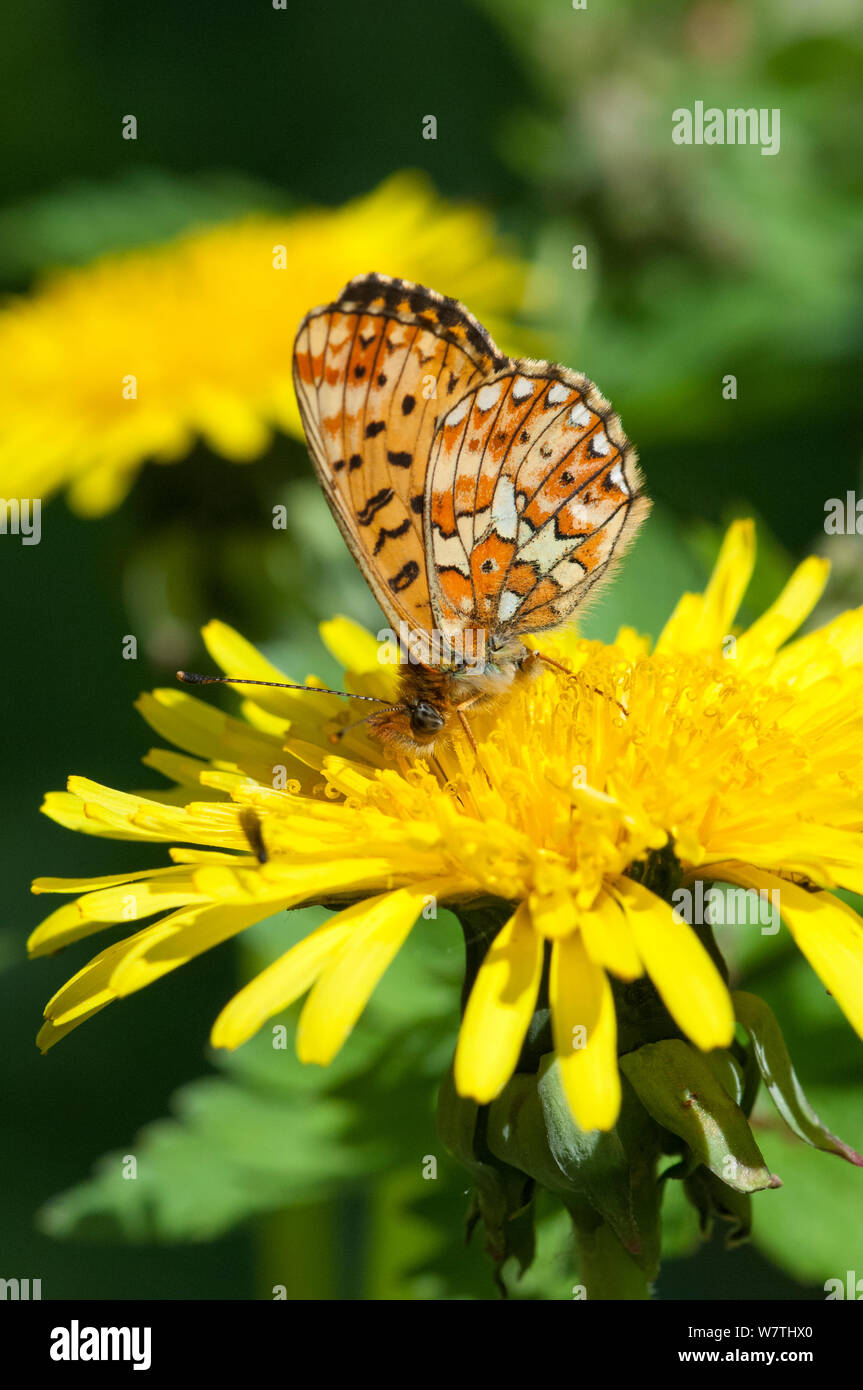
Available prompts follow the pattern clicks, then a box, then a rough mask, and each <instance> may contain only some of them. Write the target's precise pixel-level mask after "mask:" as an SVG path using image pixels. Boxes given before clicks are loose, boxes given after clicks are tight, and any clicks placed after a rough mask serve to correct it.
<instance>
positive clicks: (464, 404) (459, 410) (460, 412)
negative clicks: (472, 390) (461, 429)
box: [444, 396, 470, 428]
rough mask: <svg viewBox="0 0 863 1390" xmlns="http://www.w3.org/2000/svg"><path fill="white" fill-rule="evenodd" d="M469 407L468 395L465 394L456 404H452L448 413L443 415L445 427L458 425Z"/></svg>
mask: <svg viewBox="0 0 863 1390" xmlns="http://www.w3.org/2000/svg"><path fill="white" fill-rule="evenodd" d="M469 409H470V397H469V396H465V398H464V400H463V401H459V403H458V405H454V406H453V408H452V410H451V411H450V413H449V415H447V416H445V417H444V425H445V426H446V427H447V428H449V426H450V425H460V424H461V422H462V420H463V419H464V417H465V416H466V415H467V413H468V410H469Z"/></svg>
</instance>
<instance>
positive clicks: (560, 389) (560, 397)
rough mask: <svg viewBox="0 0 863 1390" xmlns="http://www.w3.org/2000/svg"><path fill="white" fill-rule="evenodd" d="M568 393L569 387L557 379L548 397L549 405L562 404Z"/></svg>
mask: <svg viewBox="0 0 863 1390" xmlns="http://www.w3.org/2000/svg"><path fill="white" fill-rule="evenodd" d="M568 395H569V387H568V386H564V384H563V382H562V381H556V382H555V383H554V385H553V386H552V387H551V389H550V391H549V393H548V396H547V397H546V399H547V401H548V403H549V405H560V403H561V401H565V400H566V398H567V396H568Z"/></svg>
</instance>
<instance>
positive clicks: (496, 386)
mask: <svg viewBox="0 0 863 1390" xmlns="http://www.w3.org/2000/svg"><path fill="white" fill-rule="evenodd" d="M502 389H503V382H502V381H495V382H492V384H491V386H481V387H480V389H479V390H478V391H477V393H476V404H477V409H478V410H483V411H485V410H491V408H492V406H493V405H494V404H495V402H496V401H497V400H499V398H500V393H501V391H502Z"/></svg>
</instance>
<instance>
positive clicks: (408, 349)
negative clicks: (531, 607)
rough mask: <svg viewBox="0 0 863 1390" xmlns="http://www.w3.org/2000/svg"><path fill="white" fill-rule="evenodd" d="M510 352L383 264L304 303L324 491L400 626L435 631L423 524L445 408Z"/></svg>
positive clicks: (305, 352)
mask: <svg viewBox="0 0 863 1390" xmlns="http://www.w3.org/2000/svg"><path fill="white" fill-rule="evenodd" d="M508 360H509V359H508V358H506V357H504V356H503V355H502V354H501V353H499V352H498V350H497V348H496V347H495V345H494V343H493V342H492V341H491V339H490V338H489V336H488V334H487V333H486V332H485V330H484V329H483V328H482V327H481V325H480V324H479V323H477V321H476V320H475V319H474V318H473V317H472V316H471V315H470V314H468V313H467V312H466V310H464V309H463V308H462V307H461V305H459V304H457V303H456V302H455V301H454V300H448V299H445V298H444V297H443V296H442V295H438V294H435V293H434V291H431V290H426V289H423V288H422V287H420V286H417V285H412V284H410V283H409V282H407V281H404V280H393V279H390V278H388V277H386V276H382V275H365V276H359V277H357V278H356V279H354V280H351V281H350V282H349V283H348V284H347V285H346V286H345V288H344V290H343V291H342V293H341V294H340V295H339V297H338V299H337V300H335V301H334V302H333V303H332V304H330V305H327V306H325V307H323V308H321V309H314V310H312V312H311V313H309V314H307V315H306V317H305V319H304V320H303V322H302V323H301V325H300V328H299V330H298V333H297V339H296V344H295V347H294V382H295V386H296V392H297V399H298V402H299V406H300V413H301V415H302V420H303V426H304V428H305V432H306V438H307V440H308V443H309V450H310V452H311V455H312V459H313V462H314V464H315V468H316V470H317V473H318V477H319V479H320V482H321V484H322V486H323V489H324V492H325V494H326V497H327V500H328V502H329V504H330V507H331V509H332V511H333V514H334V516H335V518H336V521H337V522H338V524H339V526H340V528H341V530H342V533H343V535H344V536H345V539H346V540H347V542H348V544H349V546H350V548H351V551H352V552H353V555H354V557H355V559H356V560H357V563H358V564H359V566H360V568H361V570H362V572H363V574H364V576H365V578H366V580H367V582H368V584H369V585H370V587H371V589H372V592H373V593H374V595H375V597H376V598H377V600H378V602H379V604H380V605H381V608H382V609H383V611H384V612H385V613H386V615H387V618H388V619H389V621H390V623H391V625H392V626H394V627H395V626H396V624H397V622H398V621H399V620H405V621H407V623H408V624H409V626H410V627H411V628H419V629H425V630H429V629H431V628H432V627H433V626H434V625H435V622H434V613H433V609H432V605H431V602H430V597H429V574H428V568H427V547H426V539H425V532H424V525H423V512H424V508H425V505H426V503H425V496H426V482H427V473H428V465H429V457H430V453H431V446H432V441H433V439H434V436H435V429H436V426H437V422H438V418H439V415H440V414H441V413H443V412H444V411H447V410H449V409H450V408H451V406H452V405H453V404H454V403H455V402H457V401H458V400H459V399H460V398H461V397H463V396H464V394H465V392H467V391H468V390H470V388H471V386H472V385H474V384H476V383H478V382H482V381H483V380H485V379H486V377H488V376H489V375H490V374H493V373H494V372H496V371H500V370H501V369H502V368H503V367H505V366H506V365H507V363H508Z"/></svg>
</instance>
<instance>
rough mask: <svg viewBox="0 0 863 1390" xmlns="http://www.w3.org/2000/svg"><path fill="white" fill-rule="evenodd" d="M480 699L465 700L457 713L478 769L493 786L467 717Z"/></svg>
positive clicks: (477, 696) (475, 697)
mask: <svg viewBox="0 0 863 1390" xmlns="http://www.w3.org/2000/svg"><path fill="white" fill-rule="evenodd" d="M480 698H481V697H480V696H479V695H474V696H473V698H472V699H470V700H465V702H464V704H462V705H456V708H455V712H456V714H457V715H458V718H459V723H460V724H461V726H462V729H463V730H464V736H465V738H466V739H467V741H468V743H469V744H470V746H471V748H472V749H473V755H474V757H475V758H476V763H477V767H478V768H479V769H480V771H481V773H482V775H483V777H484V778H485V780H486V781H487V782H488V785H489V786H491V784H492V783H491V778H490V777H489V775H488V773H487V772H486V770H485V768H484V767H483V765H482V763H481V762H480V757H479V749H478V748H477V746H476V739H475V738H474V736H473V729H472V728H471V727H470V724H469V723H468V721H467V715H466V714H465V710H469V709H470V707H471V705H475V704H476V702H477V700H478V699H480Z"/></svg>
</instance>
